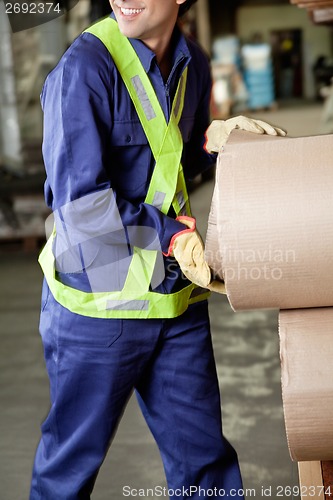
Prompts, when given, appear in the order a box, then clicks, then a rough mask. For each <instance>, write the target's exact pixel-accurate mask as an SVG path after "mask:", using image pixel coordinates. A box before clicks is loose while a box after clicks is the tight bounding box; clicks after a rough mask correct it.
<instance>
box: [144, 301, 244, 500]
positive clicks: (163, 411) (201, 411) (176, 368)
mask: <svg viewBox="0 0 333 500" xmlns="http://www.w3.org/2000/svg"><path fill="white" fill-rule="evenodd" d="M137 394H138V400H139V404H140V406H141V409H142V412H143V414H144V416H145V418H146V421H147V423H148V425H149V427H150V429H151V431H152V433H153V435H154V437H155V440H156V442H157V444H158V446H159V448H160V452H161V455H162V459H163V463H164V468H165V472H166V476H167V481H168V487H169V489H170V490H177V489H178V491H176V494H175V495H174V496H171V497H170V498H175V499H176V498H177V499H181V498H188V497H187V496H186V495H187V494H189V493H192V495H191V498H192V499H197V498H198V499H199V498H200V499H201V500H202V499H204V498H226V497H228V496H229V497H230V496H231V495H230V493H232V497H233V498H236V499H242V498H243V496H242V492H241V493H240V494H239V495H237V494H235V491H234V490H241V489H242V481H241V476H240V471H239V466H238V460H237V456H236V453H235V451H234V449H233V448H232V446H231V445H230V444H229V443H228V441H226V439H225V438H224V437H223V435H222V425H221V410H220V397H219V388H218V380H217V375H216V369H215V361H214V355H213V349H212V343H211V336H210V327H209V319H208V312H207V303H206V302H204V303H199V304H196V305H194V306H193V307H190V308H189V310H188V311H187V312H186V313H185V314H184V315H183V316H182V317H180V318H176V319H174V320H169V321H167V322H165V325H164V330H163V337H162V340H161V341H160V343H159V345H158V347H157V349H156V352H155V355H154V358H152V359H151V361H150V362H149V365H148V366H147V368H146V371H145V373H144V376H143V377H142V379H141V381H140V382H139V384H138V385H137ZM199 488H201V491H200V493H199ZM215 488H216V489H215ZM179 490H184V496H180V495H179ZM205 490H206V492H207V495H206V496H205ZM208 490H210V491H208ZM212 490H214V492H216V494H214V496H212V495H211V492H212ZM219 490H220V494H219V493H218V492H219ZM231 490H232V491H231Z"/></svg>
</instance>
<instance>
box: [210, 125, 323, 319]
mask: <svg viewBox="0 0 333 500" xmlns="http://www.w3.org/2000/svg"><path fill="white" fill-rule="evenodd" d="M332 193H333V136H332V135H327V136H316V137H302V138H282V137H272V136H268V135H256V134H251V133H247V132H241V131H234V132H233V133H232V134H231V136H230V139H229V141H228V143H227V145H226V146H225V151H224V152H222V153H220V154H219V157H218V165H217V174H216V184H215V191H214V196H213V201H212V207H211V214H210V218H209V223H208V232H207V238H206V258H207V261H208V263H209V265H210V266H211V268H212V270H213V272H214V274H215V275H217V276H218V277H220V278H223V279H224V280H225V283H226V290H227V294H228V298H229V302H230V304H231V306H232V308H233V309H234V310H246V309H258V308H278V309H295V308H296V309H297V308H308V307H325V306H333V195H332Z"/></svg>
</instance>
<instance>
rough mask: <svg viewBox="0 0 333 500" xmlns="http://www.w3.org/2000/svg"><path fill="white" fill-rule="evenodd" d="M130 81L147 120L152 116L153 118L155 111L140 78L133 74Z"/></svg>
mask: <svg viewBox="0 0 333 500" xmlns="http://www.w3.org/2000/svg"><path fill="white" fill-rule="evenodd" d="M131 82H132V83H133V87H134V88H135V91H136V93H137V96H138V98H139V101H140V103H141V106H142V109H143V111H144V112H145V115H146V118H147V120H148V121H149V120H152V119H153V118H155V116H156V113H155V111H154V108H153V106H152V105H151V102H150V100H149V97H148V95H147V92H146V90H145V88H144V86H143V83H142V81H141V78H140V77H139V75H136V76H133V78H131Z"/></svg>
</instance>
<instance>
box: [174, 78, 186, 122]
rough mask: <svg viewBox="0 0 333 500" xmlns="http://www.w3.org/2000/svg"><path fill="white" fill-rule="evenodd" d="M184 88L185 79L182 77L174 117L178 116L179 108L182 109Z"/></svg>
mask: <svg viewBox="0 0 333 500" xmlns="http://www.w3.org/2000/svg"><path fill="white" fill-rule="evenodd" d="M183 86H184V77H183V76H182V77H181V79H180V82H179V89H178V92H177V101H176V103H175V107H174V115H175V116H178V112H179V107H180V103H181V99H182V94H183Z"/></svg>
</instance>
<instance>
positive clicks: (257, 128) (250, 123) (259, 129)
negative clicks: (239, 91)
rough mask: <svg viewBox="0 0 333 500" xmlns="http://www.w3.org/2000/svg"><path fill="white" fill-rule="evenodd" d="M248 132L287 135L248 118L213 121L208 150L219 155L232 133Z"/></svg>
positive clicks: (276, 128)
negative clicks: (235, 130)
mask: <svg viewBox="0 0 333 500" xmlns="http://www.w3.org/2000/svg"><path fill="white" fill-rule="evenodd" d="M236 128H238V129H240V130H246V131H247V132H254V133H255V134H268V135H281V136H283V137H284V136H285V135H286V134H287V133H286V132H285V131H284V130H282V129H281V128H278V127H273V126H272V125H269V124H268V123H266V122H263V121H261V120H253V119H252V118H246V116H236V117H235V118H229V119H228V120H213V121H212V123H211V124H210V125H209V127H208V129H207V131H206V139H207V140H206V144H205V147H206V150H207V151H208V152H209V153H213V152H215V153H218V152H219V151H220V150H221V149H222V147H223V146H224V145H225V144H226V142H227V140H228V137H229V135H230V133H231V132H232V131H233V130H234V129H236Z"/></svg>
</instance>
